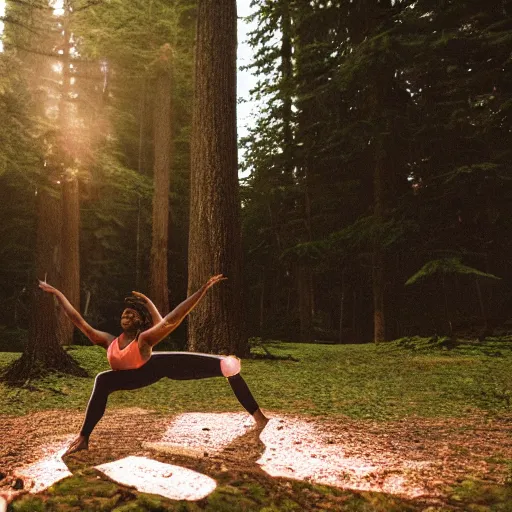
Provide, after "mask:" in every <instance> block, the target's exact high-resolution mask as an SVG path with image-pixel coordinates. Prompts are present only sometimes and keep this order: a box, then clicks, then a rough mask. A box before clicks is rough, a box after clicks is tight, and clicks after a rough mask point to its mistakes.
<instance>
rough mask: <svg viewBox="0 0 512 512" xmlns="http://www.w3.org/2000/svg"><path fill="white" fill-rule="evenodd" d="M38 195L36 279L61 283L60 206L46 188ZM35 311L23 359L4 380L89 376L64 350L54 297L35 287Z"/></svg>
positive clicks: (33, 307)
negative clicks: (58, 260) (49, 373)
mask: <svg viewBox="0 0 512 512" xmlns="http://www.w3.org/2000/svg"><path fill="white" fill-rule="evenodd" d="M38 192H39V193H38V201H37V203H38V204H37V242H36V276H37V277H38V278H39V279H45V278H46V279H47V281H48V282H49V283H52V282H55V281H56V280H57V269H56V266H57V265H56V256H57V251H58V246H59V233H58V230H57V229H55V224H56V222H55V221H56V219H58V217H59V215H60V205H59V202H58V200H57V199H55V198H54V197H52V195H51V194H50V193H49V192H48V191H47V189H45V187H40V188H39V191H38ZM57 224H58V223H57ZM31 311H32V315H31V318H30V323H29V335H28V341H27V345H26V346H25V350H24V352H23V354H22V356H21V358H20V359H18V360H17V361H15V362H14V363H13V364H12V365H11V366H10V367H9V368H8V369H7V370H6V372H5V374H4V378H5V379H6V380H7V381H9V382H13V383H23V382H25V381H27V380H28V379H31V378H36V377H39V376H41V375H42V374H44V373H46V372H47V371H49V370H60V371H63V372H66V373H71V374H73V375H81V376H86V375H87V373H86V372H85V370H83V369H82V368H80V367H79V366H78V365H77V363H76V362H75V361H74V359H72V358H71V357H70V356H69V355H68V354H67V352H65V351H64V350H63V348H62V347H61V343H60V340H59V330H58V328H57V327H58V325H57V312H56V301H55V299H54V297H53V295H51V294H49V293H44V292H42V291H40V290H39V289H37V288H36V287H35V285H34V292H33V294H32V305H31Z"/></svg>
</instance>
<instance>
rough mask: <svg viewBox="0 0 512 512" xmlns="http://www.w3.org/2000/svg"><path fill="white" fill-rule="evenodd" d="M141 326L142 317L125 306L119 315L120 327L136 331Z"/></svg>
mask: <svg viewBox="0 0 512 512" xmlns="http://www.w3.org/2000/svg"><path fill="white" fill-rule="evenodd" d="M141 326H142V318H141V316H140V315H139V313H137V311H135V309H131V308H126V309H125V310H124V311H123V314H122V315H121V327H122V329H123V330H124V331H136V330H138V329H139V328H140V327H141Z"/></svg>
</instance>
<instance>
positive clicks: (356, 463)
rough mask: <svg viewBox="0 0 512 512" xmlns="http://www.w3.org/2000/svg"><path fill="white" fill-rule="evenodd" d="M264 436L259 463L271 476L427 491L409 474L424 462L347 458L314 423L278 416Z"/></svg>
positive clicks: (400, 492)
mask: <svg viewBox="0 0 512 512" xmlns="http://www.w3.org/2000/svg"><path fill="white" fill-rule="evenodd" d="M260 439H261V441H262V442H263V444H264V445H265V447H266V449H265V452H264V453H263V455H262V456H261V458H260V459H259V460H258V464H260V465H261V467H262V469H263V470H264V471H266V472H267V473H268V474H269V475H271V476H281V477H286V478H293V479H296V480H305V481H308V482H312V483H316V484H325V485H331V486H335V487H342V488H345V489H354V490H365V491H380V492H386V493H390V494H398V495H402V496H407V497H409V498H414V497H418V496H421V495H422V494H424V493H425V491H424V489H422V488H420V487H417V486H416V485H414V483H412V482H410V481H408V479H407V476H406V475H407V474H408V473H410V472H411V471H414V470H415V469H417V470H420V469H421V468H422V467H424V466H425V463H424V462H416V461H406V460H404V461H402V467H396V462H395V461H393V462H391V463H390V464H387V463H386V462H385V461H384V462H383V461H382V460H381V461H378V462H377V461H375V460H369V459H363V458H356V457H346V456H345V455H344V451H343V446H342V445H339V444H328V441H327V439H325V436H324V435H323V434H322V433H320V432H318V431H317V429H316V428H315V427H314V425H312V424H311V423H308V422H306V421H303V420H297V419H290V418H279V417H274V418H272V419H271V420H270V422H269V424H268V425H267V427H266V428H265V430H264V431H263V432H262V433H261V437H260ZM376 456H377V457H378V456H379V454H378V453H376ZM378 458H379V457H378Z"/></svg>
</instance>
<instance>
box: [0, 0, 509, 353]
mask: <svg viewBox="0 0 512 512" xmlns="http://www.w3.org/2000/svg"><path fill="white" fill-rule="evenodd" d="M253 5H254V8H255V14H254V15H253V19H254V20H255V21H256V22H257V29H256V30H255V31H254V32H253V33H252V35H251V44H252V46H253V48H254V51H255V59H254V62H253V63H252V64H251V65H250V69H251V70H252V72H253V73H254V74H255V75H256V76H257V77H258V84H257V86H256V87H255V89H254V90H253V92H252V96H253V100H254V101H256V102H257V105H259V108H258V110H257V112H255V113H254V116H255V117H254V124H253V125H252V127H251V128H250V131H249V135H248V136H247V137H246V138H244V139H243V140H241V141H239V144H240V146H241V148H242V149H243V155H244V158H243V160H242V161H241V162H239V170H240V172H241V175H243V176H246V177H245V178H243V179H242V180H241V182H240V193H241V210H240V214H241V223H242V240H243V258H242V261H243V271H242V275H243V296H244V300H245V302H244V314H243V316H244V321H245V331H244V332H245V333H246V336H247V337H262V338H279V339H284V340H301V341H314V340H323V341H331V342H342V343H349V342H367V341H372V340H374V341H384V340H389V339H394V338H399V337H403V336H412V335H425V336H432V335H449V336H453V335H469V336H480V337H485V336H486V335H490V334H492V333H499V332H503V330H506V329H507V319H509V318H511V317H512V300H511V298H512V293H511V292H512V256H511V254H512V242H511V240H512V182H511V180H512V163H511V157H512V2H510V1H505V0H486V1H485V2H484V1H482V0H467V1H462V0H460V1H459V0H457V1H450V0H416V1H410V0H404V1H400V0H396V1H391V0H381V1H377V0H354V1H352V0H344V1H337V0H332V1H331V0H325V1H320V0H313V1H309V0H308V1H305V0H295V1H294V0H288V1H284V0H275V1H269V0H255V1H253ZM197 12H198V11H197V5H196V2H195V1H193V0H175V1H170V2H169V1H166V2H164V1H161V0H152V1H148V2H144V1H134V2H126V1H123V0H110V1H104V2H100V1H98V2H96V1H93V0H89V1H85V0H81V1H76V0H67V1H65V2H64V4H63V6H62V9H61V12H59V13H58V14H59V15H56V13H55V12H54V9H53V8H52V7H50V6H49V5H48V3H47V2H45V1H43V0H30V1H25V0H24V1H21V0H11V1H7V4H6V12H5V16H4V17H3V21H4V25H5V26H4V35H3V51H2V52H1V53H0V119H1V123H0V180H1V186H0V218H1V219H2V223H1V226H0V232H1V240H2V243H1V246H0V282H1V283H2V286H1V288H0V306H1V307H0V325H1V326H2V329H4V333H7V332H10V330H12V329H18V328H19V329H27V328H28V326H29V325H30V323H31V322H34V321H35V320H34V318H33V314H34V311H33V302H32V300H33V299H32V297H33V295H34V294H35V293H37V285H36V280H35V279H36V277H37V278H39V279H44V278H45V275H43V268H44V265H45V263H44V261H47V262H48V261H50V262H51V265H52V268H53V269H54V271H51V270H50V269H48V273H49V274H48V276H47V278H48V282H50V283H51V284H54V285H56V286H58V287H60V288H61V289H62V290H63V291H64V293H65V294H66V295H67V296H68V297H70V299H71V300H72V302H73V303H74V304H75V305H76V306H77V307H78V308H80V310H81V311H82V312H83V314H84V316H85V318H86V319H87V320H88V321H89V322H90V323H91V324H92V325H94V326H96V327H98V328H100V329H102V330H107V331H112V332H117V331H116V329H117V325H118V318H119V313H120V311H121V309H122V299H123V298H124V297H125V296H127V295H128V294H129V293H130V291H131V290H134V289H135V290H139V291H143V292H147V293H148V294H149V295H150V296H152V297H154V296H155V294H158V293H159V290H160V292H161V295H162V297H163V298H162V299H158V303H159V304H160V307H162V308H163V307H167V305H165V299H166V298H167V300H168V301H169V303H168V304H169V306H168V307H172V306H173V305H176V304H177V303H178V302H180V301H181V300H182V299H183V298H184V297H185V296H186V294H187V290H188V289H189V288H190V286H191V285H190V283H188V270H187V265H188V263H187V262H188V260H189V254H188V252H189V249H188V247H189V243H188V233H189V216H190V213H189V208H190V199H189V197H190V194H189V186H190V167H191V133H192V104H193V97H194V49H195V36H196V24H197ZM240 22H241V20H239V23H240ZM166 120H167V122H166ZM162 152H163V153H162ZM162 162H163V163H162ZM162 167H163V169H164V171H165V170H168V171H169V181H168V182H167V184H166V185H165V186H164V190H165V189H167V187H168V194H164V202H167V199H168V204H169V215H168V226H166V227H165V235H166V236H167V240H165V236H164V235H163V234H162V233H160V234H157V235H155V231H154V227H155V223H156V222H157V221H155V217H154V215H155V214H154V213H153V206H152V205H153V201H156V200H157V199H155V198H154V196H155V197H156V194H155V187H154V185H153V184H154V182H155V181H154V180H156V179H157V178H156V176H157V174H158V173H159V172H160V171H161V170H162ZM242 171H243V174H242ZM164 183H166V182H165V181H164ZM157 189H158V190H162V187H161V186H157ZM224 193H225V191H224V190H223V189H222V188H219V190H218V194H219V200H220V201H222V200H223V194H224ZM210 200H211V199H208V201H210ZM160 201H162V199H161V198H160ZM157 204H158V203H157ZM205 206H206V205H205ZM157 211H160V212H161V211H162V209H161V208H157ZM155 236H159V237H160V239H159V243H160V244H162V243H163V244H165V247H167V249H166V248H165V247H163V248H162V245H160V246H158V247H160V250H159V251H157V250H156V249H155V247H156V246H155V245H154V243H155ZM204 236H207V233H205V235H204ZM45 251H46V253H45ZM155 251H156V252H155ZM162 251H163V252H164V253H166V254H167V261H166V262H165V268H166V271H167V274H168V276H167V277H166V276H164V277H162V275H161V274H158V272H162V270H161V269H160V271H158V272H157V270H155V269H152V265H153V264H155V259H156V258H157V256H158V255H161V254H162ZM43 253H45V256H44V258H46V259H45V260H44V261H43V263H41V261H42V260H41V258H42V256H41V254H43ZM38 258H39V262H38ZM44 258H43V259H44ZM216 271H217V269H214V268H212V269H211V272H212V274H213V273H214V272H216ZM221 271H222V270H221ZM152 272H157V273H156V274H154V273H153V274H152ZM226 273H227V272H226ZM228 277H229V276H228ZM159 286H160V288H158V287H159ZM194 286H195V285H194ZM162 289H163V292H162ZM162 301H164V302H162ZM164 312H165V311H164ZM214 321H215V319H214V318H212V322H214ZM57 325H60V327H57V330H58V329H60V330H61V331H62V332H61V336H62V337H61V340H62V342H63V343H67V342H69V341H70V340H69V336H70V334H69V333H68V334H66V333H64V330H65V327H64V325H63V324H59V321H58V320H57ZM508 328H509V329H510V325H509V326H508ZM59 332H60V331H59ZM66 336H67V338H66ZM173 336H174V337H173V340H174V343H175V345H176V346H178V347H180V348H182V347H184V346H185V344H186V329H185V328H182V329H181V330H180V331H177V333H176V335H173ZM3 339H4V343H5V340H6V339H8V338H6V337H5V336H4V338H3ZM66 340H67V341H66ZM74 341H75V342H77V341H80V337H79V335H78V334H75V340H74Z"/></svg>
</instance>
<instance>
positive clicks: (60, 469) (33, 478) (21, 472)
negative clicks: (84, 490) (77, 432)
mask: <svg viewBox="0 0 512 512" xmlns="http://www.w3.org/2000/svg"><path fill="white" fill-rule="evenodd" d="M73 437H74V436H68V437H67V438H66V439H65V440H63V441H60V442H59V443H52V444H47V445H45V446H43V447H42V449H41V450H42V453H43V454H44V455H43V457H42V458H40V459H39V460H37V461H36V462H34V463H32V464H28V465H26V466H24V467H22V468H20V469H18V470H17V471H16V472H15V474H16V476H18V477H19V478H21V479H23V482H24V489H25V490H28V491H30V492H31V493H34V494H35V493H38V492H41V491H44V490H45V489H47V488H48V487H50V486H52V485H53V484H54V483H56V482H58V481H59V480H62V479H63V478H66V477H68V476H71V474H72V473H71V472H70V471H69V469H68V467H67V466H66V464H65V463H64V462H63V460H62V455H63V454H64V452H65V451H66V449H67V447H68V445H69V443H70V442H71V440H72V439H73Z"/></svg>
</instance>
